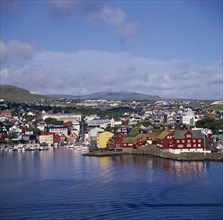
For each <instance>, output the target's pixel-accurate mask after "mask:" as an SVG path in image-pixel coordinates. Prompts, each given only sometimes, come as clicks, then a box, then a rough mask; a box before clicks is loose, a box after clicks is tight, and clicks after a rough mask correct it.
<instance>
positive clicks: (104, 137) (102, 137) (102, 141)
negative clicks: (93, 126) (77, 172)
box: [97, 131, 114, 149]
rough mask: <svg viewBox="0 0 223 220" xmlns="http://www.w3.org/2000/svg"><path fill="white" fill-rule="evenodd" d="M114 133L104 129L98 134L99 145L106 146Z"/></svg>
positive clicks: (99, 146) (100, 146)
mask: <svg viewBox="0 0 223 220" xmlns="http://www.w3.org/2000/svg"><path fill="white" fill-rule="evenodd" d="M113 135H114V133H112V132H109V131H104V132H101V133H98V134H97V147H98V148H101V149H103V148H106V147H107V142H108V140H109V139H110V138H111V137H112V136H113Z"/></svg>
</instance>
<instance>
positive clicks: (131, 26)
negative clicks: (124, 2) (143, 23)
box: [98, 7, 138, 38]
mask: <svg viewBox="0 0 223 220" xmlns="http://www.w3.org/2000/svg"><path fill="white" fill-rule="evenodd" d="M98 17H99V18H100V19H101V20H103V21H105V22H106V23H108V24H110V25H112V26H114V27H115V30H116V33H117V34H118V36H120V37H121V38H126V37H129V36H131V35H132V34H134V33H135V32H136V30H137V28H138V23H137V22H129V21H127V14H126V13H125V12H124V11H123V10H121V9H120V8H116V9H113V8H109V7H104V8H102V10H101V13H100V14H99V15H98Z"/></svg>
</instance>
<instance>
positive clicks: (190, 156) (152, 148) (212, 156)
mask: <svg viewBox="0 0 223 220" xmlns="http://www.w3.org/2000/svg"><path fill="white" fill-rule="evenodd" d="M124 154H134V155H153V156H155V157H160V158H164V159H170V160H178V161H208V160H209V161H222V162H223V153H217V152H214V153H206V154H204V153H194V152H191V153H181V154H172V153H169V152H162V151H161V150H160V149H159V148H158V147H157V146H156V145H146V146H144V147H139V148H137V149H123V151H121V152H115V151H105V152H100V151H95V152H89V153H86V154H83V155H84V156H98V157H100V156H119V155H124Z"/></svg>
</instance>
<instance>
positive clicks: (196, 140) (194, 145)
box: [157, 130, 211, 154]
mask: <svg viewBox="0 0 223 220" xmlns="http://www.w3.org/2000/svg"><path fill="white" fill-rule="evenodd" d="M157 146H158V147H159V148H160V149H161V150H162V151H164V152H170V153H174V154H180V153H189V152H202V153H211V150H210V149H209V144H208V139H207V138H206V136H205V135H203V134H202V132H201V130H192V131H191V130H174V131H167V130H165V131H163V132H162V133H161V134H160V135H159V136H158V137H157Z"/></svg>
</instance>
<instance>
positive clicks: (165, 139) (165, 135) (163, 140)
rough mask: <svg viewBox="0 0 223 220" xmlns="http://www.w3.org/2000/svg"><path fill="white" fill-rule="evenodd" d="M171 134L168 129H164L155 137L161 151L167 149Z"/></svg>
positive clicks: (170, 142)
mask: <svg viewBox="0 0 223 220" xmlns="http://www.w3.org/2000/svg"><path fill="white" fill-rule="evenodd" d="M172 139H173V134H172V132H170V131H167V130H164V131H163V132H162V133H161V134H160V135H158V137H157V146H158V147H159V148H161V149H162V150H163V151H168V150H169V148H170V145H171V144H172Z"/></svg>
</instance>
